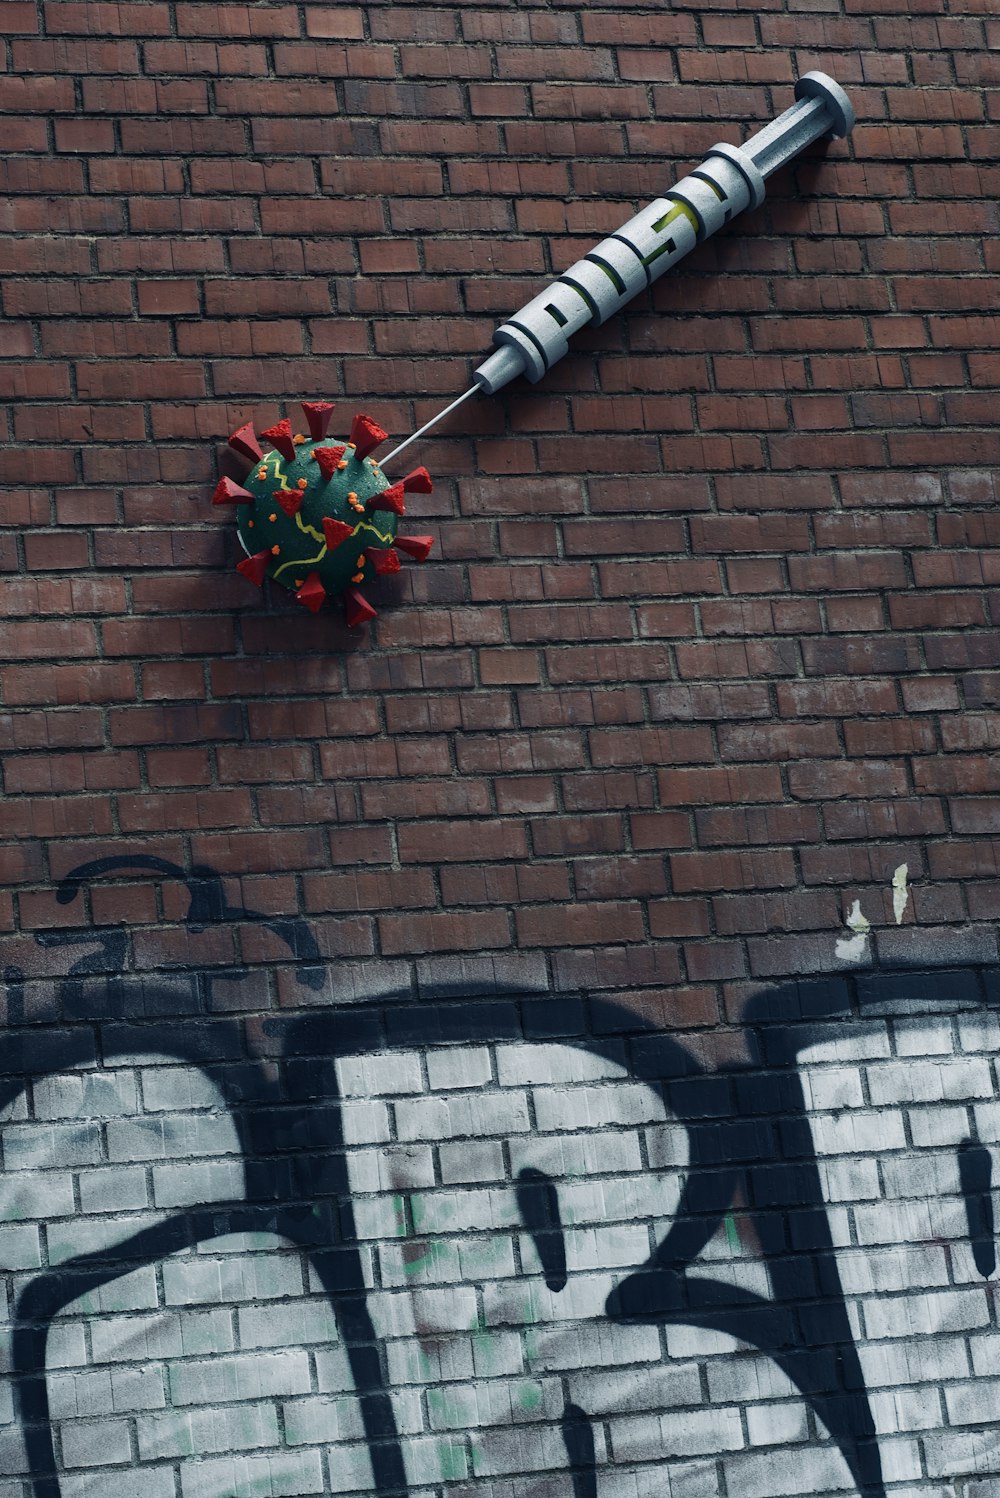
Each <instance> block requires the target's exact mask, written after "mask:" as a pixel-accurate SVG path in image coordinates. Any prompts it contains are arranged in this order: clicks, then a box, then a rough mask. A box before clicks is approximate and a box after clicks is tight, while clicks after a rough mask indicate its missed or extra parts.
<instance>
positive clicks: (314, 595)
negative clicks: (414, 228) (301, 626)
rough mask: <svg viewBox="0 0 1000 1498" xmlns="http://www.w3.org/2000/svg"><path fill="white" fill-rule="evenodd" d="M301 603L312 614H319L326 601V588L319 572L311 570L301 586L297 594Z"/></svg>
mask: <svg viewBox="0 0 1000 1498" xmlns="http://www.w3.org/2000/svg"><path fill="white" fill-rule="evenodd" d="M295 596H296V598H297V599H298V601H299V603H301V605H302V607H303V608H304V609H308V610H309V612H310V614H318V613H319V611H320V609H321V608H322V607H323V604H324V603H325V602H326V589H325V588H324V586H323V584H322V581H321V580H320V575H319V573H318V572H310V574H309V576H308V577H307V578H306V580H305V582H304V583H303V584H302V586H301V588H299V589H298V591H297V593H296V594H295Z"/></svg>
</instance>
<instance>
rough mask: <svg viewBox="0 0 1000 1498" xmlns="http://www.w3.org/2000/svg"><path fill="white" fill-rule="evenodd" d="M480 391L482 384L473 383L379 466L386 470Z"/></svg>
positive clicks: (395, 449)
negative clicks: (408, 448)
mask: <svg viewBox="0 0 1000 1498" xmlns="http://www.w3.org/2000/svg"><path fill="white" fill-rule="evenodd" d="M479 391H480V386H479V385H473V386H472V387H471V388H470V389H468V390H467V391H466V392H465V394H464V395H460V396H459V397H458V400H457V401H452V403H451V405H450V406H446V407H445V408H444V410H443V411H439V412H438V414H437V415H436V416H432V417H431V419H430V421H427V422H425V423H424V425H423V426H422V427H421V428H420V429H419V431H416V432H414V434H413V436H412V437H407V439H406V441H405V442H401V443H400V444H399V446H398V447H394V448H393V450H392V452H391V453H390V454H389V456H388V457H386V458H382V459H381V460H380V462H379V465H378V466H379V467H380V468H381V469H382V471H383V472H384V471H385V466H386V464H387V463H391V462H392V460H393V458H397V457H398V456H399V454H400V453H401V452H402V451H403V449H404V448H407V447H409V446H410V443H411V442H416V440H417V438H418V437H422V436H423V435H424V433H425V432H429V431H430V429H431V427H436V426H437V424H438V422H439V421H444V419H445V417H446V416H450V415H451V413H452V411H457V410H458V408H459V406H460V405H461V404H462V402H463V401H467V400H468V399H469V396H470V395H478V394H479Z"/></svg>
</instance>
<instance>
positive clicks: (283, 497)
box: [271, 489, 305, 520]
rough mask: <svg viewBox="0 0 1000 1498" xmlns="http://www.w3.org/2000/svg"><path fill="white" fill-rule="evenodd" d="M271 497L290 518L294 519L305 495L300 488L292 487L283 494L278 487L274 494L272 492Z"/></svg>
mask: <svg viewBox="0 0 1000 1498" xmlns="http://www.w3.org/2000/svg"><path fill="white" fill-rule="evenodd" d="M271 498H272V499H273V500H274V501H275V503H276V504H279V505H280V506H281V508H282V509H283V510H284V512H285V514H286V515H287V516H288V518H289V519H290V520H291V519H294V518H295V516H296V515H297V514H298V513H299V511H300V510H301V508H302V501H303V500H304V499H305V495H304V494H303V492H302V490H301V489H292V490H290V491H289V492H288V493H287V494H283V493H282V492H281V490H280V489H278V490H276V491H275V493H274V494H272V496H271Z"/></svg>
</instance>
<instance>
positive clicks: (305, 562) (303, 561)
mask: <svg viewBox="0 0 1000 1498" xmlns="http://www.w3.org/2000/svg"><path fill="white" fill-rule="evenodd" d="M326 550H327V549H326V547H325V546H324V547H323V550H322V551H321V552H320V554H319V556H318V557H293V558H292V560H291V561H290V562H282V564H281V566H280V567H279V568H277V570H276V571H275V574H274V575H275V577H276V578H279V577H280V576H281V574H282V573H283V572H284V571H286V570H287V568H289V567H312V566H314V564H315V563H316V562H321V561H322V560H323V558H324V557H325V556H326Z"/></svg>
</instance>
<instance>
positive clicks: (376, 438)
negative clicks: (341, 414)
mask: <svg viewBox="0 0 1000 1498" xmlns="http://www.w3.org/2000/svg"><path fill="white" fill-rule="evenodd" d="M388 435H389V433H388V432H387V431H385V430H383V428H382V427H380V426H379V424H378V422H377V421H372V419H371V417H370V416H355V418H354V420H353V421H352V422H351V445H352V446H353V447H354V448H355V457H357V458H358V459H359V460H360V459H363V458H367V456H368V454H369V453H370V452H374V451H375V449H376V447H378V445H379V443H380V442H384V441H385V439H386V438H387V437H388Z"/></svg>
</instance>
